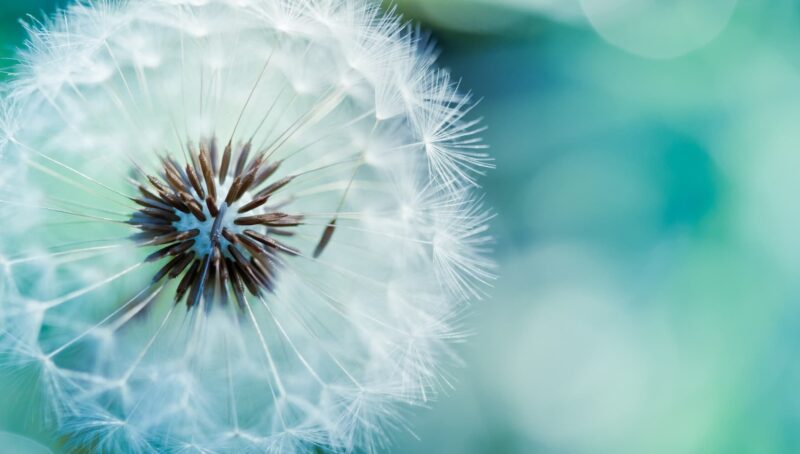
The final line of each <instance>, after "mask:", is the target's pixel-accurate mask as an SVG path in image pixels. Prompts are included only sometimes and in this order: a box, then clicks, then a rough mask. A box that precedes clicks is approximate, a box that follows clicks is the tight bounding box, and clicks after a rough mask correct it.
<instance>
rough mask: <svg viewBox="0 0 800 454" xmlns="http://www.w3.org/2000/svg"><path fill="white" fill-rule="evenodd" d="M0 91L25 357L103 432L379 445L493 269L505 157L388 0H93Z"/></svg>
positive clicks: (2, 153)
mask: <svg viewBox="0 0 800 454" xmlns="http://www.w3.org/2000/svg"><path fill="white" fill-rule="evenodd" d="M27 29H28V32H29V35H30V37H29V40H28V45H27V48H26V49H25V50H24V51H22V52H21V53H20V56H19V62H18V64H17V65H16V66H15V67H14V68H13V70H12V71H13V77H11V79H10V81H9V82H7V83H6V84H5V85H4V86H2V87H1V88H0V94H2V104H0V161H2V162H0V231H2V232H3V233H2V238H0V273H1V274H0V370H2V371H4V372H12V373H20V374H29V376H30V377H33V378H34V380H32V383H35V391H36V392H37V393H38V394H39V396H40V399H39V400H37V402H42V405H41V407H42V408H37V410H40V411H41V412H42V413H44V414H46V415H47V416H48V418H47V419H46V422H47V423H48V424H49V425H50V426H51V427H52V430H53V434H54V436H56V435H57V436H59V437H65V439H66V440H68V446H69V447H71V448H75V449H86V448H89V449H94V450H97V451H100V452H120V451H125V452H151V451H159V452H161V451H166V452H173V451H174V452H184V451H190V452H243V451H244V452H250V451H255V452H287V451H309V450H312V449H313V448H314V447H321V448H323V449H325V450H330V451H334V452H338V451H341V452H350V451H354V450H358V451H366V452H371V451H377V450H381V449H383V448H385V446H386V443H387V437H389V436H391V433H392V432H393V431H394V430H396V429H397V428H398V426H402V425H403V424H404V423H403V420H402V418H401V415H402V413H403V408H404V407H408V406H413V405H420V404H423V403H426V402H428V401H429V400H430V399H431V398H433V397H434V396H435V394H436V391H437V389H439V388H440V387H441V386H442V385H449V379H448V378H447V375H446V372H445V371H446V366H447V364H448V363H449V362H452V361H453V359H454V358H455V357H454V355H453V354H452V351H451V349H450V348H451V344H452V343H453V342H457V341H460V340H461V339H462V335H461V334H460V332H459V329H458V319H459V317H460V314H461V313H462V312H463V310H464V307H465V306H466V305H465V304H464V303H465V302H467V301H468V300H470V299H475V298H479V297H481V295H482V294H483V288H484V287H485V286H486V285H487V284H488V283H489V282H490V281H491V279H492V274H491V264H490V263H489V262H488V261H487V259H486V257H485V256H486V254H485V253H486V251H485V247H486V244H487V241H488V238H487V236H486V224H487V222H488V221H489V218H490V216H489V215H488V214H486V212H485V211H484V210H483V208H481V204H480V202H479V201H478V200H479V198H477V199H476V196H474V195H473V193H474V192H475V191H476V190H477V189H476V185H475V179H476V177H477V176H479V175H480V174H481V173H482V172H483V171H484V170H485V169H487V168H488V167H490V166H491V161H490V160H489V158H488V156H487V155H486V154H485V152H484V145H483V144H482V143H481V142H480V140H479V139H478V134H479V133H480V129H479V126H478V122H477V121H475V120H472V119H469V118H468V116H469V115H468V114H469V111H470V110H471V108H472V106H473V103H472V101H471V99H470V97H469V96H467V95H462V94H459V93H458V90H457V84H455V83H453V82H452V79H451V77H450V76H449V74H447V73H446V72H443V71H441V70H437V69H435V68H434V60H435V58H434V55H433V52H434V50H433V49H432V46H431V45H430V44H429V41H428V40H427V38H426V37H425V36H423V35H421V34H420V33H419V32H418V31H416V30H415V29H413V28H409V27H407V26H405V25H403V24H402V22H401V21H400V19H399V18H397V17H396V16H395V15H394V13H393V12H388V13H384V12H382V11H380V10H379V8H378V6H376V5H374V4H373V3H371V2H366V1H364V0H303V1H287V0H148V1H143V2H124V1H113V0H95V1H91V2H88V1H85V2H84V1H81V2H78V3H76V4H74V5H72V6H70V7H69V8H68V9H67V10H65V11H63V12H61V13H59V14H58V15H56V16H55V17H54V18H53V19H52V20H49V21H43V22H33V23H31V24H28V25H27Z"/></svg>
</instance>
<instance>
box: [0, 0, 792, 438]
mask: <svg viewBox="0 0 800 454" xmlns="http://www.w3.org/2000/svg"><path fill="white" fill-rule="evenodd" d="M57 3H59V2H53V1H52V0H25V1H22V0H3V2H2V3H1V4H0V42H2V47H1V48H0V49H1V50H0V53H2V56H3V57H9V56H11V55H13V48H14V47H16V46H18V45H20V44H21V42H22V40H23V34H22V29H21V27H20V26H19V25H18V23H17V22H16V20H17V18H18V17H20V16H22V15H24V14H27V13H33V14H39V13H40V12H41V11H47V12H51V11H53V10H54V8H55V5H56V4H57ZM61 3H63V2H61ZM398 7H399V8H400V10H401V11H402V12H403V14H404V15H406V16H407V17H408V18H411V19H413V20H415V21H418V22H420V23H422V24H423V25H424V26H425V27H426V28H428V29H430V30H431V31H432V32H433V34H434V36H435V37H436V39H437V41H438V43H439V45H440V48H441V51H442V58H441V61H442V65H444V66H446V67H448V68H451V69H452V70H453V72H454V73H455V74H457V75H459V76H461V77H463V87H465V88H468V89H470V90H472V91H473V92H474V93H475V94H476V96H478V97H480V98H483V101H482V102H481V104H480V106H479V108H478V112H479V114H480V115H482V116H484V117H485V119H486V120H485V121H486V124H487V125H489V127H490V129H489V131H488V132H487V133H486V139H487V142H489V143H490V144H491V146H492V149H493V153H494V156H495V157H496V160H497V162H496V164H497V170H496V171H493V172H491V173H490V174H489V175H488V176H487V177H486V178H484V179H483V180H482V183H483V185H484V188H485V191H486V193H487V200H488V203H489V204H490V205H492V206H493V207H495V210H496V212H497V214H498V216H497V218H496V219H495V221H494V230H493V231H494V234H495V236H496V240H497V241H496V252H495V255H496V260H497V262H498V263H499V272H498V274H499V275H500V278H499V280H498V281H497V284H496V286H495V288H494V289H493V291H492V297H491V298H489V299H487V300H486V301H482V302H476V303H475V304H474V314H473V316H472V317H471V318H470V319H468V321H467V324H468V328H469V329H470V330H472V331H474V332H475V335H474V336H473V337H472V339H471V341H470V342H469V343H468V344H466V345H464V346H463V347H461V348H460V349H461V352H462V354H463V356H464V357H465V359H466V365H465V366H464V367H463V368H461V369H458V370H455V371H453V374H454V375H455V376H456V377H457V380H456V388H455V389H454V390H451V391H448V392H447V393H446V395H443V396H441V398H440V399H439V401H438V402H436V403H434V404H432V406H431V407H432V408H430V409H420V410H419V411H418V412H416V413H418V414H415V415H413V417H412V418H411V421H412V423H411V426H410V429H411V430H412V431H413V433H410V432H409V433H401V434H399V435H398V436H397V437H396V442H395V444H394V445H393V451H394V452H399V453H418V452H431V453H434V452H435V453H718V452H719V453H749V452H754V453H766V452H800V387H799V386H798V385H800V367H798V364H800V363H799V362H798V359H799V358H800V285H798V284H799V283H800V279H798V274H800V273H799V272H800V200H798V196H800V4H798V3H797V1H796V0H738V1H737V0H398ZM0 443H3V444H2V446H6V447H7V446H15V445H14V443H24V441H23V440H18V439H14V438H13V436H11V435H0ZM20 449H21V448H20ZM26 449H34V448H33V447H28V448H26ZM0 451H2V448H0ZM15 452H16V451H15ZM31 452H34V451H31Z"/></svg>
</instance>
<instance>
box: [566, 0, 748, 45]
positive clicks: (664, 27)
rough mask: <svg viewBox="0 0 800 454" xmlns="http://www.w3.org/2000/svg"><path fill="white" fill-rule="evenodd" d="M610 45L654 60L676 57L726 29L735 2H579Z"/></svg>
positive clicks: (660, 0) (582, 0)
mask: <svg viewBox="0 0 800 454" xmlns="http://www.w3.org/2000/svg"><path fill="white" fill-rule="evenodd" d="M580 1H581V6H582V8H583V11H584V14H586V17H587V19H588V20H589V22H590V23H591V25H592V27H594V29H595V30H596V31H597V33H598V34H599V35H600V36H602V37H603V39H605V40H606V41H607V42H609V43H610V44H612V45H614V46H617V47H619V48H621V49H624V50H625V51H628V52H630V53H633V54H636V55H639V56H643V57H647V58H654V59H670V58H676V57H680V56H682V55H685V54H687V53H689V52H692V51H694V50H697V49H700V48H702V47H704V46H705V45H707V44H708V43H710V42H711V41H712V40H714V38H716V37H717V36H719V34H720V33H721V32H722V31H723V30H724V29H725V27H726V26H727V25H728V22H729V21H730V19H731V16H732V15H733V11H734V9H735V8H736V0H703V1H698V0H580Z"/></svg>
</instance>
